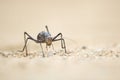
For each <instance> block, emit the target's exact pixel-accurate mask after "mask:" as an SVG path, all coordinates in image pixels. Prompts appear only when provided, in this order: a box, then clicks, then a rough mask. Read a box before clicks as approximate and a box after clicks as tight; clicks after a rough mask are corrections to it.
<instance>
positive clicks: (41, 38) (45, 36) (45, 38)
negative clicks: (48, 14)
mask: <svg viewBox="0 0 120 80" xmlns="http://www.w3.org/2000/svg"><path fill="white" fill-rule="evenodd" d="M45 28H46V30H47V31H46V32H45V31H42V32H40V33H39V34H38V35H37V39H34V38H32V37H31V36H30V35H29V34H28V33H27V32H24V41H25V44H24V47H23V49H22V50H21V51H20V52H23V51H24V50H26V56H27V55H28V51H27V42H28V40H32V41H34V42H35V43H39V44H40V46H41V49H42V53H43V57H45V54H44V51H43V47H42V43H46V48H47V47H48V46H51V45H53V44H52V42H54V41H61V48H62V49H64V50H65V53H66V52H67V51H66V44H65V40H64V39H63V35H62V33H59V34H57V35H56V36H55V37H52V36H51V34H50V32H49V29H48V26H45ZM59 36H60V38H58V37H59Z"/></svg>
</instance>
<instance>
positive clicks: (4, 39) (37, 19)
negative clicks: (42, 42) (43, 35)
mask: <svg viewBox="0 0 120 80" xmlns="http://www.w3.org/2000/svg"><path fill="white" fill-rule="evenodd" d="M45 25H48V26H49V29H50V31H51V33H52V35H53V36H54V35H56V34H57V33H59V32H62V33H63V35H64V37H65V40H66V43H67V50H68V51H70V52H71V53H70V54H66V55H68V56H60V54H62V52H58V53H57V54H56V55H52V56H49V57H45V58H42V56H38V55H36V54H41V53H40V48H39V47H38V46H37V47H36V49H39V50H38V53H34V52H32V50H34V49H33V48H30V49H29V50H30V51H31V52H32V53H33V54H32V55H30V56H28V57H23V56H22V55H21V54H23V53H18V54H15V53H16V50H18V49H21V48H22V47H23V44H24V42H23V32H24V31H27V32H28V33H30V35H32V36H33V37H34V38H36V36H37V34H38V33H39V32H40V31H42V30H45V28H44V26H45ZM119 33H120V0H0V80H120V57H119V56H120V45H119V44H120V34H119ZM115 44H117V45H116V46H115ZM113 45H114V46H113ZM29 46H30V45H29ZM31 46H33V45H32V42H31ZM74 46H76V47H77V48H75V47H74ZM82 46H86V47H88V48H87V49H86V50H83V49H81V47H82ZM91 46H92V47H95V49H94V48H91ZM105 46H107V48H106V47H105ZM111 46H112V47H111ZM56 47H58V48H59V49H58V50H59V51H60V49H61V48H60V47H59V46H56V44H55V50H57V49H56ZM70 47H71V48H70ZM13 49H14V51H12V50H13ZM36 49H35V50H36ZM8 50H10V51H8ZM36 51H37V50H36ZM48 54H49V55H50V54H53V52H49V51H48Z"/></svg>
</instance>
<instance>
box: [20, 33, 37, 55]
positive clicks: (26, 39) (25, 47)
mask: <svg viewBox="0 0 120 80" xmlns="http://www.w3.org/2000/svg"><path fill="white" fill-rule="evenodd" d="M26 35H27V38H26ZM28 40H32V41H35V42H37V40H35V39H34V38H32V37H31V36H30V35H29V34H28V33H27V32H24V42H25V45H24V47H23V49H22V50H21V51H20V52H23V51H24V50H26V56H27V55H28V51H27V42H28Z"/></svg>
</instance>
